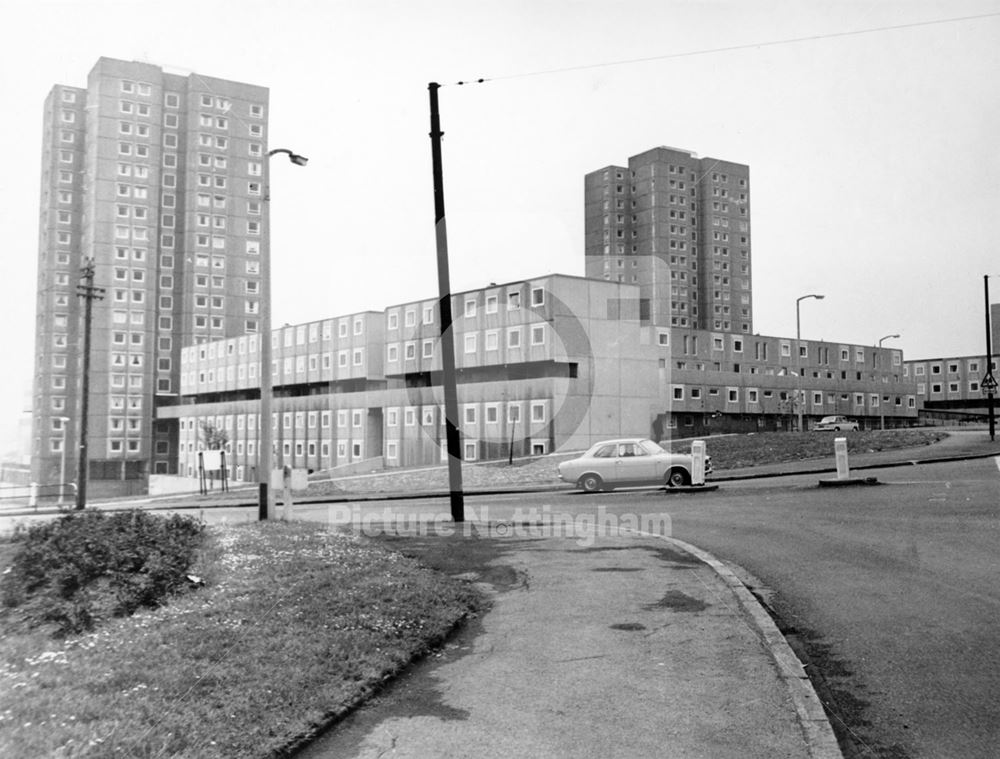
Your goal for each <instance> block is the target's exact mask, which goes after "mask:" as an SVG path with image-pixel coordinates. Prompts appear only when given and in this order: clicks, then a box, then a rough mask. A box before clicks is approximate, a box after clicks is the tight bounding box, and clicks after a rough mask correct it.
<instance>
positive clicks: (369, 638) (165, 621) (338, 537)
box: [0, 522, 480, 758]
mask: <svg viewBox="0 0 1000 759" xmlns="http://www.w3.org/2000/svg"><path fill="white" fill-rule="evenodd" d="M206 537H207V539H206V543H205V545H204V546H203V548H202V552H201V554H200V556H199V563H198V564H197V565H196V566H195V568H194V571H195V572H197V573H199V574H201V575H202V576H203V577H204V578H205V579H206V587H205V588H203V589H201V590H199V591H197V592H195V593H190V594H187V595H185V596H181V597H178V598H176V599H175V600H174V601H172V602H171V604H170V605H169V606H166V607H163V608H161V609H158V610H154V611H146V610H142V611H140V612H138V613H137V614H135V615H134V616H133V617H130V618H124V619H113V620H112V621H111V622H110V623H109V624H107V625H105V626H103V627H101V628H99V629H97V630H96V631H94V632H92V633H90V634H87V635H84V636H81V637H76V638H71V639H66V640H63V641H60V642H58V643H53V641H52V639H51V638H47V637H45V636H44V635H43V634H41V633H39V632H34V633H25V632H17V633H13V634H9V635H8V636H7V638H6V640H5V645H4V649H3V654H2V656H0V755H2V756H12V757H13V756H17V757H22V756H24V757H27V756H59V757H85V756H86V757H89V756H132V757H154V756H160V757H166V756H171V757H199V758H201V757H205V758H210V757H233V756H241V757H243V756H247V757H251V756H269V755H272V754H274V753H275V752H277V751H279V750H280V749H281V748H282V747H284V746H286V745H288V743H289V741H292V740H294V739H295V738H297V737H298V736H301V735H303V734H305V733H307V732H309V730H310V729H312V728H313V727H314V726H316V725H318V724H320V723H321V722H323V721H324V720H325V719H326V718H327V717H329V716H331V715H336V714H339V713H342V712H344V711H346V710H348V709H349V708H350V707H351V706H353V705H355V704H356V703H358V702H359V701H360V700H363V699H364V698H365V697H367V696H368V695H370V694H371V693H372V691H373V690H375V689H377V688H378V687H379V685H380V684H381V683H382V682H383V681H384V680H385V679H387V678H389V677H390V676H391V675H392V674H393V673H395V672H397V671H398V670H399V669H400V668H401V667H403V666H405V665H406V663H408V662H409V661H410V660H411V659H412V658H413V657H414V656H415V655H418V654H419V653H421V652H423V651H425V650H427V649H428V647H429V646H431V645H432V644H433V643H435V642H437V641H440V640H441V639H442V638H443V636H445V635H446V634H447V633H448V632H449V631H450V630H451V629H452V628H453V626H454V625H455V624H456V623H457V622H458V621H459V620H461V619H462V618H463V617H465V616H466V615H469V614H472V613H475V611H476V610H477V609H478V608H479V604H480V600H479V596H478V595H477V594H476V591H475V590H474V589H473V588H472V586H469V585H467V584H464V583H461V582H458V581H455V580H451V579H449V578H447V577H445V576H443V575H440V574H438V573H435V572H433V571H431V570H428V569H426V568H423V567H421V566H420V565H418V564H417V563H415V562H414V561H413V560H412V559H408V558H405V557H403V556H402V555H400V554H398V553H394V552H391V551H387V550H385V549H384V548H382V547H379V546H377V545H375V544H373V543H371V542H370V541H368V540H365V539H363V538H357V537H351V536H347V535H344V534H341V533H336V532H330V531H328V530H326V529H324V528H323V527H321V526H317V525H313V524H304V523H290V524H286V523H276V522H265V523H252V524H248V525H241V526H228V527H225V526H224V527H219V528H209V529H208V530H207V532H206Z"/></svg>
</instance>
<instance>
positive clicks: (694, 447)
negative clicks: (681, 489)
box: [691, 440, 705, 485]
mask: <svg viewBox="0 0 1000 759" xmlns="http://www.w3.org/2000/svg"><path fill="white" fill-rule="evenodd" d="M691 484H692V485H704V484H705V441H704V440H694V441H692V442H691Z"/></svg>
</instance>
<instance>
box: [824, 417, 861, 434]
mask: <svg viewBox="0 0 1000 759" xmlns="http://www.w3.org/2000/svg"><path fill="white" fill-rule="evenodd" d="M813 429H814V430H833V431H834V432H840V431H841V430H851V431H852V432H856V431H857V430H858V423H857V422H855V421H854V420H853V419H848V418H847V417H846V416H824V417H823V418H822V419H820V420H819V421H818V422H816V426H814V427H813Z"/></svg>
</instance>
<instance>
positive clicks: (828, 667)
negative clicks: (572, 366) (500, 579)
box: [489, 459, 1000, 759]
mask: <svg viewBox="0 0 1000 759" xmlns="http://www.w3.org/2000/svg"><path fill="white" fill-rule="evenodd" d="M864 474H865V476H874V477H877V478H878V480H879V481H880V482H881V483H883V484H882V485H880V486H877V487H863V486H862V487H850V488H836V489H832V488H818V487H817V481H818V479H819V478H818V477H817V476H815V475H805V476H796V477H783V478H779V479H770V480H763V481H759V482H747V481H744V482H732V483H723V484H722V485H721V487H720V489H719V490H718V491H717V492H715V493H704V494H697V495H689V496H685V495H662V494H661V493H656V492H655V491H624V492H614V493H609V494H600V495H597V496H582V495H564V494H553V495H550V496H522V497H521V498H520V499H519V504H518V505H519V506H520V507H521V508H525V507H527V506H530V505H531V504H537V505H541V504H549V505H551V508H553V509H562V510H565V509H567V508H572V509H573V510H574V511H577V510H578V509H588V510H592V511H595V512H596V511H597V509H598V508H599V507H602V506H603V507H604V508H605V509H607V510H608V511H610V512H614V513H618V514H625V513H639V512H643V511H656V512H659V511H663V510H664V506H665V505H666V511H667V513H669V515H670V517H671V521H672V530H673V536H674V537H676V538H679V539H681V540H683V541H686V542H688V543H692V544H694V545H697V546H699V547H701V548H703V549H705V550H707V551H709V552H710V553H712V554H714V555H715V556H717V557H718V558H720V559H723V560H728V561H730V562H733V563H735V564H737V565H740V566H741V567H743V568H745V569H746V570H748V571H749V572H750V573H751V574H752V575H754V576H756V578H760V582H761V583H763V585H764V586H766V587H764V588H758V589H757V591H758V592H759V593H760V594H761V595H762V596H763V597H764V598H765V599H767V598H768V596H769V595H770V593H772V592H773V594H774V598H773V603H774V606H775V610H776V612H777V614H778V616H779V619H780V622H781V625H780V626H782V627H783V631H784V632H785V634H786V637H788V638H789V639H790V642H791V643H792V644H793V647H795V648H796V649H797V651H799V652H801V653H800V656H801V657H807V658H808V659H809V662H810V664H809V667H808V668H807V671H810V672H811V677H812V679H813V682H814V685H817V690H818V691H819V695H820V698H821V699H823V701H824V702H825V704H826V705H827V708H828V711H829V712H831V723H832V724H833V726H834V729H835V730H836V731H837V732H838V737H839V738H840V739H841V747H842V749H843V750H844V754H845V756H846V757H848V758H849V759H850V758H851V757H893V759H905V758H907V757H913V758H914V759H915V758H917V757H927V758H928V759H930V758H933V759H939V758H948V757H956V758H958V757H961V758H962V759H972V758H974V757H984V758H986V757H995V756H997V746H998V745H1000V631H998V629H997V621H998V619H1000V588H998V586H997V578H998V575H1000V571H998V570H1000V552H998V550H997V540H998V538H1000V469H998V464H997V460H995V459H983V460H978V461H967V462H956V463H944V464H927V465H923V466H919V467H904V468H895V469H885V470H870V471H866V472H865V473H864ZM665 499H666V504H664V500H665ZM497 501H498V499H496V498H495V497H494V499H492V504H493V505H492V508H491V511H490V514H489V516H490V518H491V519H495V518H502V513H501V512H500V511H499V510H498V509H499V507H500V503H498V502H497ZM748 582H749V583H750V584H757V581H756V580H755V579H754V578H748Z"/></svg>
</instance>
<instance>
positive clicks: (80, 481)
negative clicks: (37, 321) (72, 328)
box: [76, 258, 104, 510]
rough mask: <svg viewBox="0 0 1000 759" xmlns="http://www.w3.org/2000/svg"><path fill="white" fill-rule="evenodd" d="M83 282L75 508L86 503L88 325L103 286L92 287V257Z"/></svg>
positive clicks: (88, 261)
mask: <svg viewBox="0 0 1000 759" xmlns="http://www.w3.org/2000/svg"><path fill="white" fill-rule="evenodd" d="M82 271H83V280H84V283H85V284H82V285H77V292H76V294H77V295H78V296H80V297H81V298H83V300H84V304H83V376H82V377H81V380H82V381H81V387H80V459H79V461H78V463H77V472H76V508H77V510H79V509H82V508H84V507H85V506H86V505H87V475H88V474H89V472H88V471H87V467H88V462H87V426H88V425H87V422H88V419H87V416H88V414H89V413H90V408H89V407H90V403H89V401H90V397H89V396H90V327H91V322H92V320H93V302H94V301H95V300H101V299H102V298H103V297H104V296H103V293H104V288H102V287H94V259H92V258H88V259H87V260H86V263H85V264H84V266H83V269H82Z"/></svg>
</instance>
